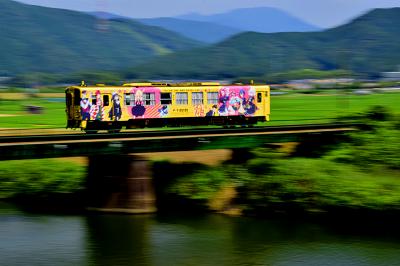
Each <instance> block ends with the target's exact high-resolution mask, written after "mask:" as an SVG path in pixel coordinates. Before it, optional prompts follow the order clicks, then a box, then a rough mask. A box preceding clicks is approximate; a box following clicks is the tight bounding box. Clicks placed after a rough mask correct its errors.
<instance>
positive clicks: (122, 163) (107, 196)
mask: <svg viewBox="0 0 400 266" xmlns="http://www.w3.org/2000/svg"><path fill="white" fill-rule="evenodd" d="M86 196H87V206H88V209H89V210H94V211H103V212H121V213H152V212H155V211H156V207H155V194H154V187H153V183H152V170H151V167H150V164H149V161H148V160H146V159H144V158H143V157H139V156H132V155H98V156H91V157H89V169H88V176H87V180H86Z"/></svg>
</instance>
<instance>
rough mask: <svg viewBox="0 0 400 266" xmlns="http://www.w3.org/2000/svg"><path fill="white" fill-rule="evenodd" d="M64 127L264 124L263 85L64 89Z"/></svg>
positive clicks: (267, 110) (265, 100)
mask: <svg viewBox="0 0 400 266" xmlns="http://www.w3.org/2000/svg"><path fill="white" fill-rule="evenodd" d="M65 93H66V113H67V120H68V122H67V128H80V129H82V130H85V131H86V132H97V131H98V130H108V131H109V132H118V131H120V130H121V128H123V127H126V128H136V127H161V126H184V125H252V124H255V123H257V122H259V121H268V120H269V115H270V88H269V86H267V85H220V84H219V83H214V82H198V83H193V82H192V83H128V84H124V85H122V86H106V85H102V84H98V85H96V86H86V85H85V84H84V83H83V82H82V84H81V85H80V86H71V87H68V88H67V89H66V90H65Z"/></svg>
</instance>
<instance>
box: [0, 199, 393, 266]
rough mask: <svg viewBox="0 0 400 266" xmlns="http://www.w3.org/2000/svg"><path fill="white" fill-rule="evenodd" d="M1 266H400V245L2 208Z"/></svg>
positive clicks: (258, 223) (263, 228)
mask: <svg viewBox="0 0 400 266" xmlns="http://www.w3.org/2000/svg"><path fill="white" fill-rule="evenodd" d="M0 265H7V266H8V265H56V266H57V265H219V266H222V265H307V266H308V265H350V266H356V265H357V266H358V265H374V266H376V265H400V238H399V237H398V236H396V235H391V234H383V235H380V234H365V233H354V232H353V231H352V230H344V231H342V230H336V229H333V228H332V227H327V226H323V225H320V224H315V223H305V222H301V223H299V222H290V221H285V222H283V221H271V220H266V219H254V218H243V217H240V218H239V217H227V216H222V215H204V216H197V217H193V216H177V215H168V216H166V215H163V216H160V215H136V216H132V215H115V214H113V215H110V214H90V215H49V214H34V213H28V212H24V211H21V210H19V209H17V208H15V207H13V206H10V205H5V204H2V205H0Z"/></svg>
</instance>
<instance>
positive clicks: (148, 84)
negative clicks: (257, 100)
mask: <svg viewBox="0 0 400 266" xmlns="http://www.w3.org/2000/svg"><path fill="white" fill-rule="evenodd" d="M212 86H224V87H230V86H267V85H266V84H242V83H236V84H221V83H219V82H181V83H166V82H135V83H124V84H122V85H119V86H118V85H106V84H95V85H86V84H85V82H84V81H82V83H81V84H80V85H77V86H70V88H85V89H99V88H105V87H107V88H116V87H118V88H123V87H173V88H177V87H182V88H188V87H212Z"/></svg>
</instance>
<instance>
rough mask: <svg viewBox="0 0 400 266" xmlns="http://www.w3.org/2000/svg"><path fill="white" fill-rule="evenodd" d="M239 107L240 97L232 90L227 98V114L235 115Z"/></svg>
mask: <svg viewBox="0 0 400 266" xmlns="http://www.w3.org/2000/svg"><path fill="white" fill-rule="evenodd" d="M239 108H240V98H239V97H238V96H237V95H236V93H235V92H232V93H231V95H230V99H229V107H228V115H237V114H238V111H239Z"/></svg>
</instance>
